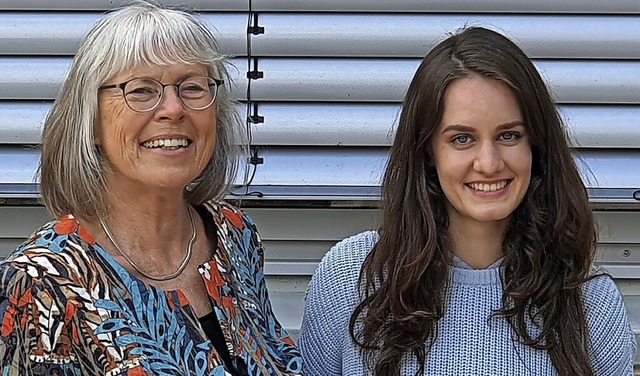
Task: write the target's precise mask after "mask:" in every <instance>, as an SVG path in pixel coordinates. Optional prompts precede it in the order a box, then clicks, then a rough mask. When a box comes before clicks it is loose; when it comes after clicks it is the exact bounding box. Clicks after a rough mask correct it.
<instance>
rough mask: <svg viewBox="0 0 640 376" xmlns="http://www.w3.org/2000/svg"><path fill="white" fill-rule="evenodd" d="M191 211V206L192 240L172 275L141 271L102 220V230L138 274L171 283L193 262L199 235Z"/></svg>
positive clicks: (189, 209)
mask: <svg viewBox="0 0 640 376" xmlns="http://www.w3.org/2000/svg"><path fill="white" fill-rule="evenodd" d="M191 210H192V209H191V206H189V208H188V209H187V213H189V221H190V222H191V239H189V243H188V244H187V254H186V255H185V256H184V259H183V260H182V263H181V264H180V266H179V267H178V269H177V270H176V271H175V272H173V273H171V274H161V275H153V274H149V273H146V272H145V271H143V270H142V269H140V267H139V266H138V265H136V263H135V262H133V260H131V258H129V256H127V255H126V253H124V252H123V251H122V249H120V246H119V245H118V243H117V242H116V239H115V238H114V237H113V235H112V234H111V231H109V227H107V224H106V223H104V221H103V220H102V218H100V226H102V230H103V231H104V233H105V234H107V238H109V241H110V242H111V244H113V246H114V247H115V249H116V250H117V251H118V253H120V254H121V255H122V257H124V259H125V260H127V262H128V263H129V265H131V266H132V267H133V268H134V269H135V270H136V271H137V272H138V273H140V274H142V275H143V276H145V277H147V278H149V279H152V280H154V281H160V282H162V281H169V280H171V279H174V278H176V277H177V276H179V275H180V274H181V273H182V272H183V271H184V269H185V268H186V267H187V265H188V264H189V261H191V256H192V254H193V244H194V243H195V241H196V235H197V234H196V224H195V222H194V220H193V215H192V214H191Z"/></svg>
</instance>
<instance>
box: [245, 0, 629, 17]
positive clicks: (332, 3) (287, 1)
mask: <svg viewBox="0 0 640 376" xmlns="http://www.w3.org/2000/svg"><path fill="white" fill-rule="evenodd" d="M253 9H254V10H256V11H288V12H305V11H320V12H336V11H340V12H425V13H426V12H462V13H471V12H474V13H476V12H477V13H483V12H491V13H495V12H505V13H513V12H523V13H564V12H570V13H601V14H607V13H633V14H637V13H640V4H639V3H638V2H637V1H635V0H609V1H585V0H563V1H557V0H537V1H528V0H492V1H469V0H427V1H425V0H393V1H389V0H323V1H309V0H253Z"/></svg>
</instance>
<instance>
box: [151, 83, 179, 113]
mask: <svg viewBox="0 0 640 376" xmlns="http://www.w3.org/2000/svg"><path fill="white" fill-rule="evenodd" d="M163 90H164V92H163V95H162V98H161V99H160V104H159V105H158V109H157V111H156V113H157V114H158V115H159V116H161V117H166V118H171V119H179V118H181V117H182V116H183V115H184V104H182V99H181V98H180V96H179V95H178V88H177V87H175V86H173V85H167V86H165V87H164V89H163Z"/></svg>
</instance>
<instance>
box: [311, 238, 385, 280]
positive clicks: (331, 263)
mask: <svg viewBox="0 0 640 376" xmlns="http://www.w3.org/2000/svg"><path fill="white" fill-rule="evenodd" d="M377 242H378V233H377V232H375V231H365V232H362V233H360V234H357V235H354V236H350V237H348V238H345V239H343V240H341V241H340V242H338V243H336V245H334V246H333V247H332V248H331V249H330V250H329V251H328V252H327V254H326V255H325V256H324V257H323V259H322V261H321V262H320V265H319V266H318V270H319V272H323V271H333V272H338V271H345V272H348V273H352V272H353V271H354V270H358V271H359V270H360V267H361V266H362V263H363V262H364V260H365V258H366V257H367V255H368V254H369V252H370V251H371V249H373V246H374V245H375V244H376V243H377Z"/></svg>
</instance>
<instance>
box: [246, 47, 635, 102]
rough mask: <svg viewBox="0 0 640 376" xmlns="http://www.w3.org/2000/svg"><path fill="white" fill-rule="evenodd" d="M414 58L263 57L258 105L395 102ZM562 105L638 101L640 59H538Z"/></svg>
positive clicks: (255, 93)
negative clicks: (322, 102)
mask: <svg viewBox="0 0 640 376" xmlns="http://www.w3.org/2000/svg"><path fill="white" fill-rule="evenodd" d="M419 63H420V61H419V60H415V59H411V60H408V59H366V60H364V59H282V58H263V59H259V61H258V69H259V70H260V71H261V72H263V73H264V78H262V79H258V80H254V81H252V83H251V95H252V99H253V100H255V101H345V102H368V101H373V102H397V101H400V99H401V98H402V96H403V94H404V92H405V90H406V88H407V87H408V86H409V82H410V80H411V77H412V76H413V73H414V72H415V70H416V69H417V67H418V65H419ZM535 63H536V66H537V68H538V69H539V70H540V72H541V73H542V75H543V76H545V77H546V79H547V81H548V82H549V85H550V87H551V89H552V91H553V92H554V94H555V96H556V98H557V100H558V101H559V102H560V103H598V104H605V103H613V104H622V103H640V80H634V79H632V77H640V61H637V62H636V61H609V62H605V61H589V60H576V61H560V60H544V61H536V62H535Z"/></svg>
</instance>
